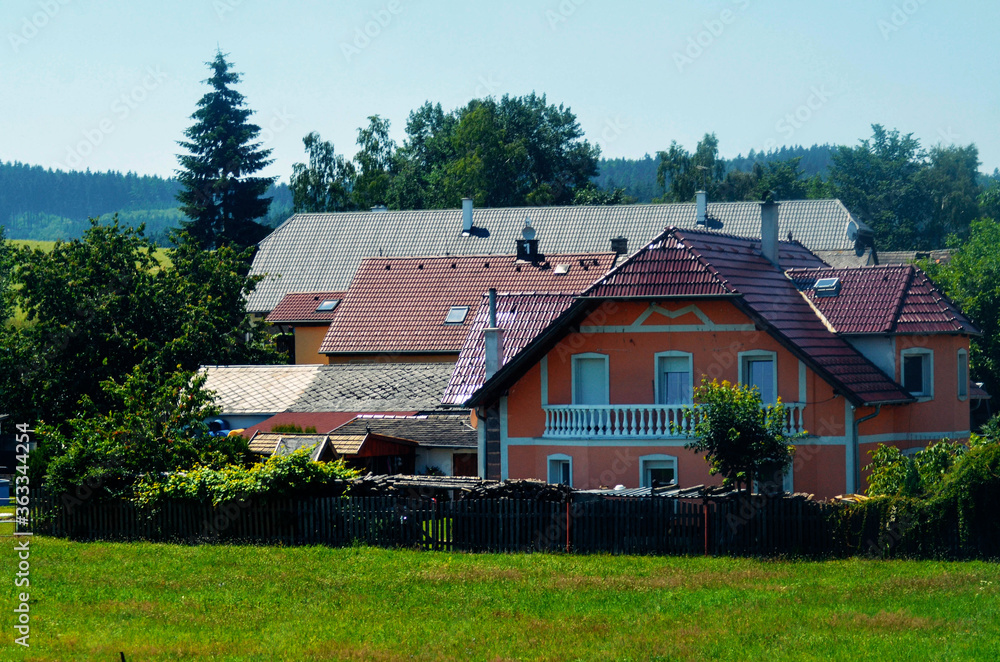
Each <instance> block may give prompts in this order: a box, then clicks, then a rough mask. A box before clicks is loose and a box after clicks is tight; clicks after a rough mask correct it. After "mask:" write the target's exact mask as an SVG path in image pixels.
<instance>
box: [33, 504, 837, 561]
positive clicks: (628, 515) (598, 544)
mask: <svg viewBox="0 0 1000 662" xmlns="http://www.w3.org/2000/svg"><path fill="white" fill-rule="evenodd" d="M32 502H33V505H32V512H31V524H32V529H33V530H34V531H35V532H37V533H42V534H47V535H53V536H59V537H67V538H71V539H76V540H119V541H128V540H151V541H173V542H185V543H200V542H220V543H251V544H280V545H315V544H318V545H332V546H340V545H351V544H355V543H360V544H367V545H374V546H380V547H408V548H419V549H427V550H443V551H470V552H517V551H567V552H576V553H610V554H732V555H777V554H790V555H815V554H826V553H829V552H830V550H831V533H830V529H829V526H828V525H827V518H826V516H825V508H826V506H824V505H822V504H817V503H814V502H809V501H806V500H804V499H789V498H781V497H772V498H768V497H763V496H761V497H752V498H749V499H746V498H745V499H742V500H717V501H708V502H703V501H695V500H682V499H673V498H664V497H652V498H605V499H597V500H590V501H578V502H573V503H550V502H539V501H531V500H522V499H483V500H469V501H434V500H427V499H423V500H420V499H397V498H393V497H351V498H342V497H305V498H297V499H283V500H276V501H269V502H265V503H253V502H233V503H227V504H223V505H220V506H217V507H211V506H208V505H204V504H196V503H187V502H178V501H175V502H166V503H165V504H163V505H162V507H160V508H158V509H157V510H155V511H152V512H143V511H141V510H139V509H138V508H136V507H135V506H134V505H133V504H131V503H128V502H113V503H107V502H105V503H88V502H84V503H76V504H70V503H66V504H64V503H60V502H59V501H57V500H55V499H51V498H46V497H42V498H39V497H37V496H36V497H34V498H33V500H32Z"/></svg>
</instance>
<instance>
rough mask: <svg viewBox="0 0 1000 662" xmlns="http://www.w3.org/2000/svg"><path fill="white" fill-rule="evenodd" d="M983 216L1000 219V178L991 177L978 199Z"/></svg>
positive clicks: (995, 219)
mask: <svg viewBox="0 0 1000 662" xmlns="http://www.w3.org/2000/svg"><path fill="white" fill-rule="evenodd" d="M977 202H979V213H980V214H981V215H982V216H983V218H990V219H993V220H994V221H1000V180H997V179H990V180H989V182H988V183H987V185H986V186H985V187H984V188H983V191H982V193H980V194H979V198H978V199H977Z"/></svg>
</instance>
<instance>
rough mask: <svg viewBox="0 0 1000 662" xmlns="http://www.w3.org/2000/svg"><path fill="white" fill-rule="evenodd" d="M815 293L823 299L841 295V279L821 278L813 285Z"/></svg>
mask: <svg viewBox="0 0 1000 662" xmlns="http://www.w3.org/2000/svg"><path fill="white" fill-rule="evenodd" d="M813 291H814V292H816V296H817V297H819V298H822V297H835V296H837V295H838V294H840V279H839V278H820V279H819V280H817V281H816V284H815V285H813Z"/></svg>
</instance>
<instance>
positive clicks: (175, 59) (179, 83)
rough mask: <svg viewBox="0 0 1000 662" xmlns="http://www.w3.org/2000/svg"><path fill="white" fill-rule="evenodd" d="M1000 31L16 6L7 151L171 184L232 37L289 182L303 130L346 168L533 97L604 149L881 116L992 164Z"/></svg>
mask: <svg viewBox="0 0 1000 662" xmlns="http://www.w3.org/2000/svg"><path fill="white" fill-rule="evenodd" d="M998 26H1000V3H996V2H986V1H985V0H984V1H980V2H972V1H969V0H958V1H955V0H953V1H951V2H944V0H905V1H904V0H836V1H833V0H826V1H825V2H802V1H801V0H800V1H799V2H792V1H791V0H770V1H768V2H764V0H717V1H711V2H680V1H677V0H674V1H667V2H640V1H633V2H628V1H619V2H606V1H602V0H561V1H560V0H539V1H528V0H513V1H508V2H502V3H496V2H490V3H486V2H468V1H466V2H458V1H453V0H444V1H441V2H431V1H429V0H388V1H387V0H363V1H361V2H351V3H347V2H318V1H316V0H304V1H300V2H285V1H272V2H265V1H264V0H176V1H174V2H163V0H156V1H153V0H131V1H129V2H124V1H119V0H109V1H104V2H92V1H88V0H4V2H3V3H2V6H0V31H2V32H0V38H2V43H0V81H2V90H3V94H2V100H0V135H2V136H3V141H2V143H0V159H2V160H5V161H13V160H17V161H22V162H26V163H32V164H40V165H43V166H47V167H58V166H60V165H61V166H64V167H73V168H74V169H83V168H90V169H92V170H108V169H114V170H122V171H126V170H132V171H135V172H139V173H142V174H159V175H170V174H172V172H173V170H174V169H175V168H176V154H177V152H178V147H177V145H176V141H177V140H179V139H180V138H181V137H182V131H183V130H184V129H185V128H186V127H187V126H189V125H190V123H191V121H190V115H191V113H192V112H193V111H194V109H195V102H196V101H197V100H198V98H199V97H200V96H201V95H202V94H203V93H204V92H205V91H206V87H205V86H204V85H203V84H202V82H201V81H203V80H204V79H205V78H206V77H207V75H208V71H207V69H206V67H205V64H204V63H205V62H206V61H208V60H210V59H211V58H212V57H213V55H214V52H215V49H216V46H219V47H221V49H222V50H223V52H226V53H228V54H229V56H230V59H231V61H232V62H233V63H234V65H235V68H236V70H237V71H239V72H242V73H243V74H244V79H243V82H242V83H241V85H240V86H239V88H238V89H239V90H240V91H241V92H242V93H243V94H244V95H245V96H246V98H247V101H248V102H249V104H250V106H251V107H252V108H253V109H254V110H255V111H256V113H257V114H256V115H255V120H256V122H257V123H258V124H260V125H261V126H262V127H264V128H265V129H266V132H265V138H266V144H267V146H268V147H271V148H273V150H274V153H273V157H274V159H275V162H274V164H273V165H272V166H271V167H270V168H269V169H268V171H267V174H270V175H277V176H279V177H280V178H281V179H282V180H283V181H287V179H288V176H289V174H290V172H291V165H292V164H293V163H295V162H296V161H302V160H304V152H303V148H302V142H301V141H302V136H304V135H305V134H306V133H308V132H310V131H319V132H320V134H321V135H322V136H323V138H324V139H326V140H332V141H333V142H334V144H335V146H336V148H337V151H338V152H342V153H345V154H347V155H348V156H352V155H353V154H354V152H355V151H356V147H355V140H356V137H357V129H358V127H359V126H362V125H363V124H366V123H367V120H366V118H367V116H369V115H372V114H379V115H382V116H383V117H386V118H388V119H389V120H391V122H392V129H393V135H394V137H395V138H396V139H397V140H400V141H401V140H402V138H403V137H404V135H405V133H404V129H405V124H406V118H407V115H408V113H409V112H410V111H411V110H412V109H414V108H417V107H418V106H419V105H421V104H422V103H423V102H424V101H426V100H431V101H434V102H441V103H442V105H443V106H444V107H445V108H446V109H452V108H455V107H457V106H460V105H463V104H465V103H466V102H467V101H468V100H469V99H471V98H474V97H481V96H485V95H488V94H493V95H498V96H499V95H502V94H505V93H510V94H514V95H521V94H525V93H528V92H531V91H532V90H534V91H536V92H538V93H545V94H546V95H548V100H549V101H550V102H551V103H556V104H565V105H567V106H569V107H570V108H572V110H573V111H574V112H575V113H576V115H577V117H578V119H579V121H580V124H581V126H582V127H583V129H584V131H585V132H586V135H587V137H588V138H589V139H590V140H591V141H592V142H596V143H597V144H599V145H600V146H601V149H602V150H603V153H604V155H605V156H608V157H619V156H625V157H641V156H642V155H643V154H645V153H651V154H652V153H655V152H656V151H657V150H661V149H666V148H667V147H668V146H669V144H670V141H671V140H677V141H678V142H679V143H681V144H682V145H684V146H686V147H688V148H689V149H693V148H694V146H695V144H696V143H697V141H698V139H699V138H700V137H701V136H702V135H703V134H704V133H705V132H709V131H714V132H715V133H716V134H717V136H718V138H719V143H720V150H721V152H722V153H723V155H725V156H735V155H736V154H737V153H743V154H746V153H747V152H748V151H749V150H750V149H751V148H754V149H760V148H762V147H766V146H777V145H782V144H803V145H809V144H812V143H816V142H818V143H823V142H832V143H847V144H855V143H856V142H857V141H858V140H859V139H860V138H864V137H867V136H869V135H870V134H871V130H870V125H871V124H872V123H882V124H884V125H886V126H888V127H890V128H898V129H900V130H901V131H903V132H904V133H908V132H912V133H914V134H915V135H916V136H917V137H918V138H919V139H920V140H921V142H922V143H923V144H924V145H925V146H930V145H934V144H938V143H941V142H944V143H952V142H954V143H959V144H968V143H970V142H975V143H976V144H977V145H978V146H979V149H980V157H981V159H982V161H983V165H982V169H983V170H984V171H987V172H992V171H993V169H994V168H995V167H998V166H1000V132H998V131H997V127H998V126H1000V103H998V101H1000V100H998V98H997V97H998V94H1000V86H998V85H997V82H998V73H1000V58H997V56H996V46H995V44H996V38H997V37H996V32H997V28H998ZM366 31H367V32H368V33H369V34H370V35H374V36H367V35H366V36H365V37H364V38H359V37H358V35H359V33H360V34H363V33H364V32H366ZM990 44H993V46H990Z"/></svg>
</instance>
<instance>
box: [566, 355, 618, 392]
mask: <svg viewBox="0 0 1000 662" xmlns="http://www.w3.org/2000/svg"><path fill="white" fill-rule="evenodd" d="M579 359H604V392H605V393H607V394H608V401H607V402H605V403H604V404H610V403H611V369H610V368H611V366H610V364H609V361H608V355H607V354H600V353H597V352H584V353H583V354H574V355H573V356H572V361H571V370H570V372H571V374H570V381H571V382H572V383H571V391H572V398H573V404H574V405H575V404H579V401H578V400H577V396H576V363H577V361H578V360H579Z"/></svg>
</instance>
